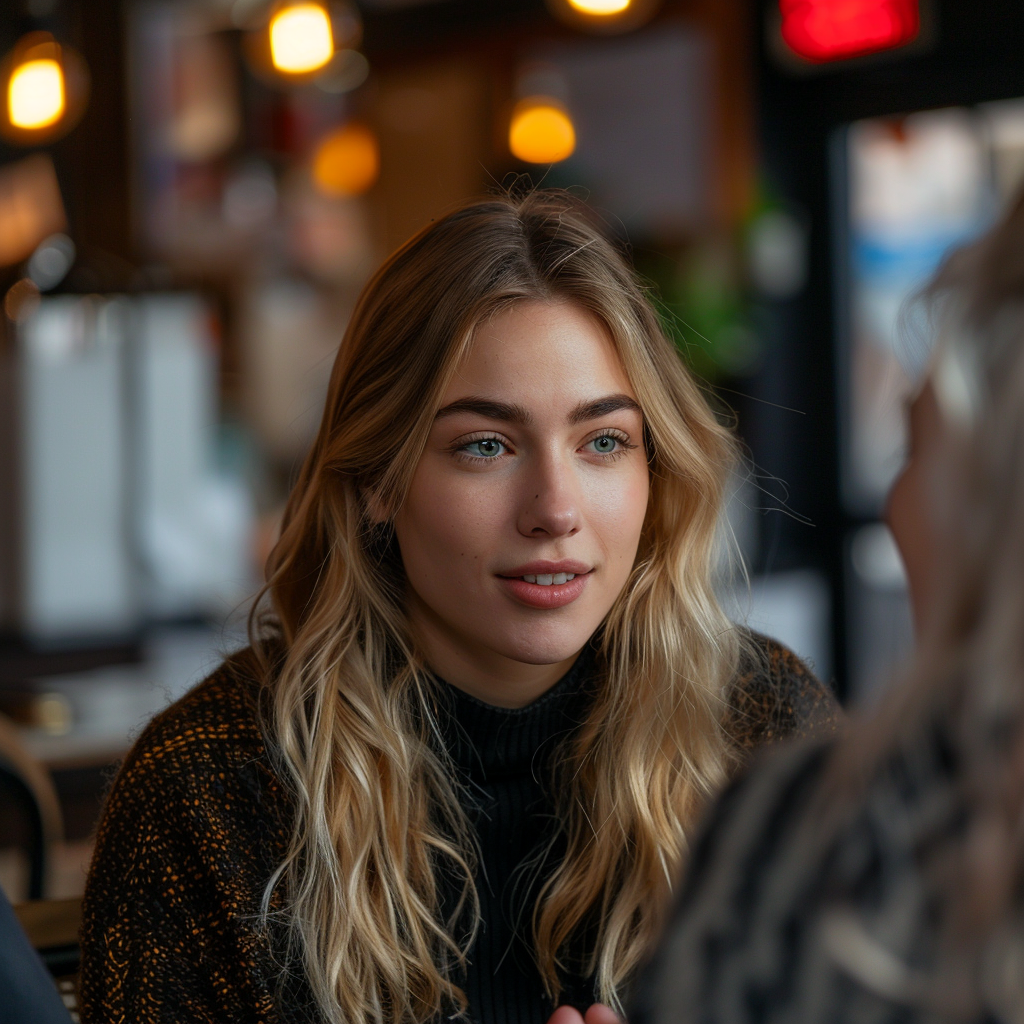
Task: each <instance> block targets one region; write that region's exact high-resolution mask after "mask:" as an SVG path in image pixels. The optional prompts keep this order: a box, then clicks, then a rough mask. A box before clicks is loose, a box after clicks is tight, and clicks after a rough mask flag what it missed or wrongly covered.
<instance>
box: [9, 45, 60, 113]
mask: <svg viewBox="0 0 1024 1024" xmlns="http://www.w3.org/2000/svg"><path fill="white" fill-rule="evenodd" d="M63 115H64V72H63V70H62V69H61V66H60V64H59V63H58V62H57V61H55V60H52V59H50V58H46V59H43V60H29V61H26V62H25V63H24V64H19V65H18V66H17V67H16V68H15V69H14V71H13V72H12V73H11V77H10V79H9V80H8V83H7V116H8V118H9V119H10V122H11V124H12V125H14V127H15V128H32V129H36V128H47V127H49V126H50V125H51V124H56V123H57V122H58V121H59V120H60V119H61V117H63Z"/></svg>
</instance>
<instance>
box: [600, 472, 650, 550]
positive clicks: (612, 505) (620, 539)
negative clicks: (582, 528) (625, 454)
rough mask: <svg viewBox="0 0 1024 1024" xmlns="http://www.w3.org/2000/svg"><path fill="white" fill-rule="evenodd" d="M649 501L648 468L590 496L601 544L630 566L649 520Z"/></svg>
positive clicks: (623, 477) (619, 478)
mask: <svg viewBox="0 0 1024 1024" xmlns="http://www.w3.org/2000/svg"><path fill="white" fill-rule="evenodd" d="M649 498H650V481H649V479H648V474H647V467H646V465H645V466H642V467H638V468H636V469H635V470H634V471H632V472H629V473H624V474H623V475H622V476H621V477H618V478H617V479H616V480H615V481H614V482H613V483H612V484H611V485H605V486H603V487H600V488H597V489H595V492H594V493H592V495H591V502H590V504H591V509H590V519H591V522H592V523H593V525H594V527H595V529H596V530H597V531H598V532H599V533H600V535H601V539H602V542H603V543H604V545H605V547H606V549H607V550H608V551H609V552H610V553H614V554H615V555H616V556H617V557H618V558H620V559H626V560H628V561H629V563H630V565H632V561H633V557H634V555H635V554H636V547H637V544H638V542H639V540H640V532H641V530H642V529H643V525H644V520H645V518H646V517H647V503H648V500H649Z"/></svg>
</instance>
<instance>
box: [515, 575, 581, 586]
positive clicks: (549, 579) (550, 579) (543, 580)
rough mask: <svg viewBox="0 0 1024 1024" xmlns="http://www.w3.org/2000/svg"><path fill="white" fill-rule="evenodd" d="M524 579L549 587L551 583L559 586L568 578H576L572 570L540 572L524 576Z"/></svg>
mask: <svg viewBox="0 0 1024 1024" xmlns="http://www.w3.org/2000/svg"><path fill="white" fill-rule="evenodd" d="M523 579H524V580H526V582H527V583H536V584H537V585H538V586H541V587H550V586H551V584H552V583H553V584H554V585H555V586H556V587H558V586H561V585H562V584H563V583H568V582H569V580H574V579H576V573H574V572H556V573H553V574H548V573H542V574H541V575H539V576H524V577H523Z"/></svg>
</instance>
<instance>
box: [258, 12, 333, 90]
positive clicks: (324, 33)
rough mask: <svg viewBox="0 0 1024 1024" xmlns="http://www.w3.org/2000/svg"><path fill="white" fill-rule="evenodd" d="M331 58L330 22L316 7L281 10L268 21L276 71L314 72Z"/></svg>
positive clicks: (271, 50)
mask: <svg viewBox="0 0 1024 1024" xmlns="http://www.w3.org/2000/svg"><path fill="white" fill-rule="evenodd" d="M333 56H334V36H333V34H332V33H331V19H330V18H329V17H328V16H327V12H326V11H325V10H324V9H323V8H322V7H321V6H320V5H319V4H296V5H295V6H293V7H284V8H282V9H281V10H280V11H278V12H277V14H275V15H274V17H273V18H272V19H271V22H270V58H271V60H272V61H273V62H274V67H275V68H277V70H278V71H286V72H288V73H290V74H305V73H307V72H309V71H316V69H317V68H322V67H323V66H324V65H325V64H326V63H327V62H328V61H329V60H330V59H331V57H333Z"/></svg>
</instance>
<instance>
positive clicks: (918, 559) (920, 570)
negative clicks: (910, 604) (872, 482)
mask: <svg viewBox="0 0 1024 1024" xmlns="http://www.w3.org/2000/svg"><path fill="white" fill-rule="evenodd" d="M885 521H886V523H887V524H888V526H889V529H890V530H891V531H892V535H893V537H894V538H895V540H896V546H897V547H898V548H899V549H900V555H901V556H902V558H903V565H904V567H905V568H906V571H907V578H908V582H909V584H910V591H911V595H912V596H913V597H914V599H915V601H917V602H920V600H921V595H922V593H923V591H924V590H925V588H926V586H927V582H926V580H927V576H928V570H929V567H930V565H931V562H932V558H933V555H934V551H933V540H932V537H933V525H932V522H931V517H930V516H929V514H928V508H927V505H926V502H925V496H924V488H923V481H922V479H921V468H920V466H919V465H918V464H917V462H916V461H914V460H911V461H910V462H908V463H907V465H906V467H905V468H904V470H903V472H902V473H900V475H899V476H898V477H897V478H896V482H895V483H894V484H893V485H892V489H891V490H890V491H889V498H888V500H887V501H886V506H885Z"/></svg>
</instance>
